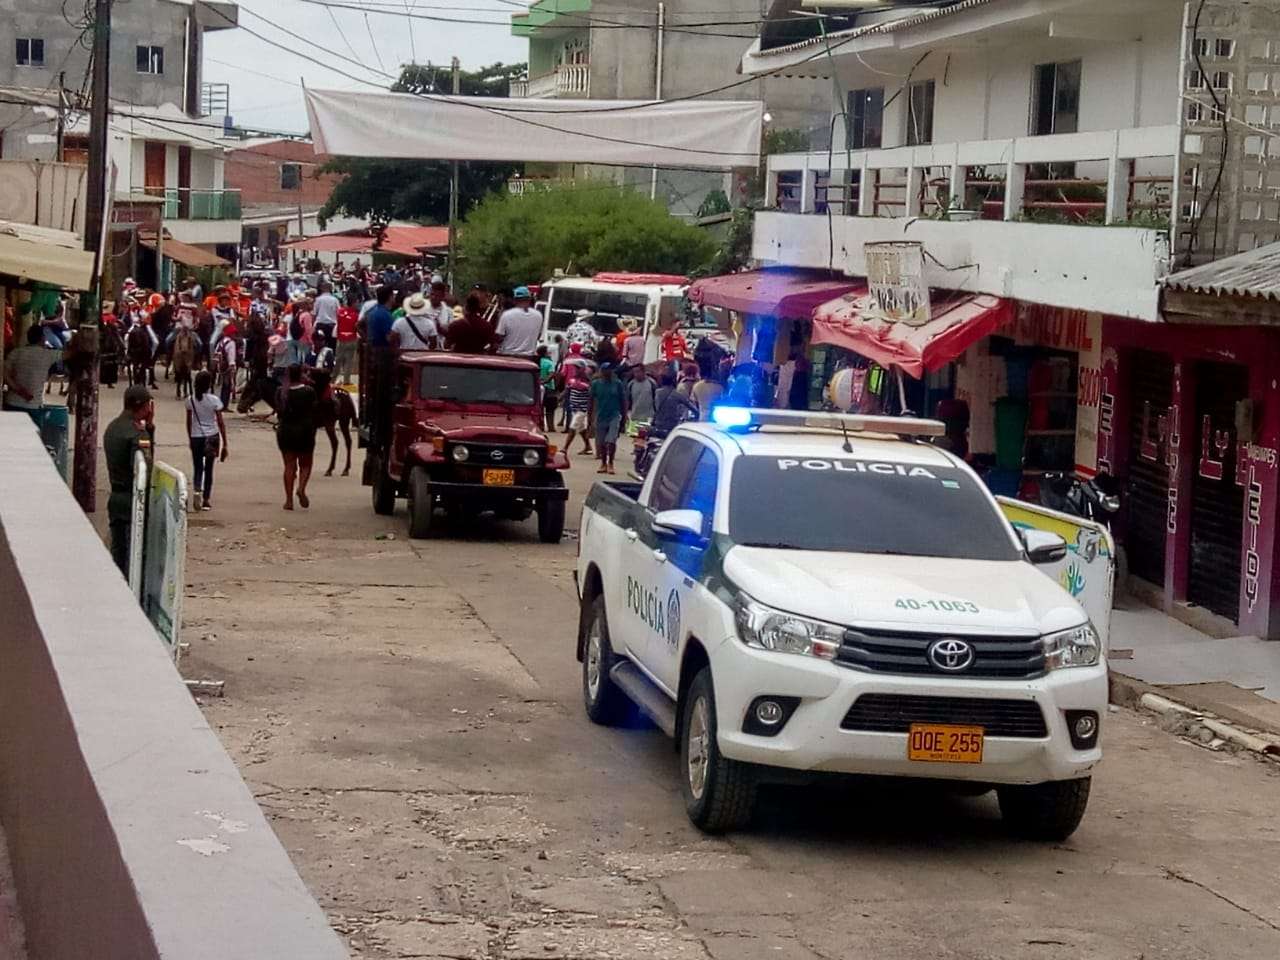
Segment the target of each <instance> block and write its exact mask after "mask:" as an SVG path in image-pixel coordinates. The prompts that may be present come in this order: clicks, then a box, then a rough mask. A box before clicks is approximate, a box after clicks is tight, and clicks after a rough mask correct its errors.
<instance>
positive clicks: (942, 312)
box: [704, 0, 1280, 639]
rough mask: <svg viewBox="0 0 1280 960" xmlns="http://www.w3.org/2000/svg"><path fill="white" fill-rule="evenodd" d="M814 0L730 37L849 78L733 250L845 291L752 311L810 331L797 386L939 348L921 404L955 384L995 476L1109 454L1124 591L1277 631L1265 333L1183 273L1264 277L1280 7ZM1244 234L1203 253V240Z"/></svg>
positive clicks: (1271, 350)
mask: <svg viewBox="0 0 1280 960" xmlns="http://www.w3.org/2000/svg"><path fill="white" fill-rule="evenodd" d="M815 6H819V5H818V4H815V3H809V2H807V0H806V2H804V3H801V2H800V0H793V2H788V3H780V4H778V5H776V7H775V9H774V11H773V14H774V16H773V17H772V18H770V19H769V20H768V21H767V22H766V23H765V24H764V25H763V27H762V29H761V31H760V35H759V36H758V37H757V38H756V39H755V40H754V42H753V43H752V44H751V45H750V47H749V48H748V49H747V50H746V51H745V53H744V56H743V58H742V70H743V72H744V74H746V75H748V76H762V75H765V74H769V75H771V76H772V75H777V76H782V77H787V76H790V77H798V78H807V79H808V80H809V81H810V82H813V81H817V80H819V79H820V78H822V77H826V76H831V77H832V78H833V82H834V83H835V85H836V87H837V90H838V93H839V99H838V103H839V106H838V108H837V109H836V110H835V111H834V113H833V115H832V117H831V123H832V128H833V130H834V131H835V149H833V150H831V151H828V150H821V151H807V152H802V153H793V154H786V155H776V156H771V157H770V158H769V160H768V184H767V189H768V199H767V202H766V209H765V210H762V211H760V212H758V213H757V215H756V219H755V229H754V238H753V254H754V256H755V257H756V258H757V259H758V261H760V262H761V263H762V264H764V265H766V266H767V267H775V268H779V269H782V270H784V271H786V270H790V271H793V272H795V271H805V273H803V274H802V275H801V277H802V279H803V280H804V281H805V282H812V278H813V276H814V275H815V274H816V275H819V276H822V277H825V278H828V279H829V280H831V281H837V280H844V281H850V280H852V281H854V282H858V283H861V284H862V285H863V294H861V295H849V296H846V297H844V298H843V299H841V300H839V301H833V302H831V303H828V304H824V305H822V306H819V307H818V308H817V309H815V310H813V311H812V313H811V314H810V315H807V316H806V317H804V318H798V319H796V320H795V321H794V322H791V320H790V318H786V319H787V321H788V322H787V323H785V324H784V323H783V319H784V318H780V317H777V316H770V315H769V314H770V306H769V305H768V304H764V305H762V306H761V307H759V314H760V316H759V317H756V318H754V320H755V321H756V322H755V323H754V327H758V328H760V329H769V330H770V331H771V332H773V331H774V329H775V328H776V331H777V336H778V339H783V340H784V342H789V343H790V344H792V345H793V346H796V347H798V348H801V349H804V350H806V351H807V353H808V359H809V361H810V362H811V364H812V365H813V374H812V384H813V391H812V392H811V395H810V400H811V402H821V400H822V390H823V388H824V386H825V385H827V384H828V383H830V381H831V376H832V375H833V373H834V372H835V371H836V370H837V369H839V368H841V367H842V366H845V365H852V368H853V369H855V370H857V369H867V364H868V363H870V366H871V367H875V366H877V365H879V366H880V367H881V368H882V369H887V370H892V369H893V368H894V366H895V361H899V360H901V358H902V357H903V356H914V357H915V358H917V359H919V358H920V357H926V358H927V357H928V355H929V353H930V351H932V350H936V351H937V354H936V357H935V360H936V362H933V363H929V362H925V363H924V364H923V367H924V370H925V373H924V374H923V376H922V379H920V380H919V381H916V382H913V383H912V384H911V385H910V386H909V387H908V391H909V394H910V402H911V404H912V408H913V409H916V410H921V411H927V412H929V413H934V412H935V411H937V410H939V409H951V410H954V409H956V407H955V403H956V402H960V403H962V404H963V405H964V407H965V417H966V422H967V424H968V431H967V441H968V444H969V450H970V455H971V456H973V457H974V458H975V459H976V460H977V461H978V462H979V463H982V464H984V465H985V467H986V468H989V472H988V473H987V477H988V480H989V483H990V484H991V485H992V487H993V489H997V490H998V491H999V492H1005V493H1010V494H1015V495H1020V496H1023V497H1027V498H1030V499H1035V498H1036V497H1037V496H1038V495H1039V491H1040V487H1041V484H1042V483H1043V477H1044V475H1045V473H1046V472H1052V471H1066V472H1074V473H1075V474H1077V475H1079V476H1083V477H1089V476H1093V475H1094V474H1095V473H1099V472H1101V473H1109V474H1111V475H1113V476H1115V477H1116V478H1117V479H1118V480H1119V481H1120V482H1121V484H1122V486H1121V489H1122V491H1123V494H1122V504H1123V507H1122V512H1121V514H1120V517H1119V519H1118V521H1117V533H1118V536H1119V539H1120V541H1121V543H1122V544H1123V545H1124V547H1125V548H1126V550H1127V555H1128V558H1129V564H1130V569H1131V571H1132V577H1131V578H1130V580H1131V582H1132V583H1133V584H1134V585H1135V586H1136V587H1137V588H1138V592H1140V593H1141V594H1143V595H1144V596H1146V597H1148V598H1149V599H1151V600H1152V601H1153V602H1155V603H1156V604H1158V605H1159V606H1161V607H1163V608H1164V609H1165V610H1167V611H1169V612H1171V613H1174V614H1177V615H1184V616H1186V617H1188V618H1193V619H1195V620H1196V622H1197V623H1198V625H1200V626H1201V627H1202V628H1203V627H1205V626H1206V624H1210V623H1211V624H1214V625H1215V626H1214V627H1213V629H1214V630H1215V632H1218V633H1220V634H1239V633H1249V634H1254V635H1257V636H1261V637H1266V638H1272V639H1280V563H1277V562H1276V560H1277V559H1278V558H1277V557H1276V556H1275V549H1274V544H1275V542H1276V538H1275V535H1274V534H1275V531H1274V526H1275V522H1276V521H1275V514H1276V503H1277V498H1278V497H1280V490H1278V489H1277V488H1278V487H1280V475H1278V474H1277V470H1278V469H1280V468H1278V467H1277V459H1276V453H1275V451H1276V450H1277V449H1280V395H1278V394H1277V392H1276V389H1275V386H1274V369H1275V358H1276V357H1277V356H1280V354H1278V353H1277V350H1278V349H1280V334H1278V333H1277V331H1276V330H1275V328H1274V320H1271V319H1267V320H1261V319H1259V314H1258V312H1257V311H1254V312H1248V311H1243V312H1237V314H1234V315H1232V314H1229V313H1227V312H1224V311H1223V310H1222V309H1221V305H1220V302H1219V301H1220V299H1221V298H1216V297H1200V298H1198V299H1197V298H1196V297H1195V296H1193V295H1192V294H1193V293H1194V291H1196V290H1198V289H1201V288H1202V286H1203V285H1205V284H1208V285H1209V286H1210V287H1211V289H1213V291H1214V293H1215V294H1216V292H1217V290H1218V287H1214V286H1213V285H1214V284H1218V285H1219V286H1220V287H1221V289H1223V290H1228V291H1231V290H1235V289H1236V287H1235V286H1232V283H1233V282H1234V281H1232V280H1231V276H1232V270H1233V269H1243V270H1245V271H1246V272H1249V273H1250V279H1249V283H1247V284H1245V285H1243V286H1241V287H1240V289H1241V290H1242V291H1244V292H1243V293H1242V294H1241V296H1245V295H1250V296H1255V297H1256V298H1257V299H1259V300H1265V299H1267V298H1268V297H1269V296H1271V291H1272V289H1273V288H1272V287H1267V286H1266V284H1265V283H1264V282H1263V281H1260V280H1259V279H1258V273H1259V272H1260V271H1261V272H1265V271H1266V270H1267V269H1268V268H1269V267H1273V266H1274V263H1275V256H1274V253H1273V252H1272V251H1274V248H1272V251H1268V253H1269V254H1270V255H1269V256H1267V257H1264V258H1262V259H1259V260H1256V261H1255V260H1252V259H1249V251H1252V250H1253V248H1254V247H1255V246H1259V245H1261V244H1264V243H1268V242H1271V241H1273V240H1275V239H1276V237H1277V231H1280V227H1278V226H1277V221H1278V214H1277V211H1278V210H1280V208H1278V207H1277V203H1280V179H1275V174H1274V173H1273V172H1272V171H1273V169H1274V158H1275V157H1277V156H1280V136H1277V127H1276V123H1277V121H1280V83H1278V82H1277V78H1280V73H1277V72H1276V71H1277V68H1276V66H1275V65H1276V63H1277V62H1280V14H1276V13H1275V12H1274V11H1272V10H1269V9H1264V8H1259V7H1257V6H1256V5H1253V4H1248V3H1244V2H1236V0H1213V2H1205V3H1199V2H1192V3H1187V2H1184V0H1127V2H1125V3H1123V4H1117V3H1114V2H1109V0H1055V2H1050V3H1045V2H1043V0H955V2H950V3H934V4H924V3H915V4H912V3H885V4H882V5H881V6H880V7H878V8H876V9H868V8H867V7H866V6H865V5H862V10H860V11H859V10H855V9H853V8H854V6H855V5H854V4H851V3H844V4H841V3H824V4H821V5H820V6H821V9H822V10H823V11H828V12H830V11H835V12H839V13H841V14H842V16H844V17H845V19H844V21H843V23H842V25H839V26H837V25H836V24H835V23H834V22H832V23H830V24H828V25H827V28H826V29H825V30H824V29H822V28H821V27H815V26H813V25H811V24H809V23H805V22H803V20H802V19H800V18H798V16H797V14H798V12H799V11H801V8H802V7H803V8H805V9H808V10H812V9H813V8H814V7H815ZM810 20H811V18H810ZM781 82H786V81H781ZM1241 251H1244V252H1243V253H1240V252H1241ZM1237 253H1239V255H1240V257H1242V258H1244V260H1243V262H1242V266H1240V267H1233V266H1232V264H1233V263H1234V261H1225V262H1224V264H1223V266H1224V272H1223V274H1222V275H1219V274H1218V273H1216V272H1214V271H1213V268H1214V267H1216V266H1218V265H1217V264H1216V263H1213V262H1210V263H1209V264H1208V266H1207V267H1199V268H1197V267H1195V265H1197V264H1201V263H1203V262H1205V261H1214V260H1216V259H1217V258H1221V257H1224V256H1227V255H1228V254H1237ZM1195 269H1205V270H1210V272H1211V274H1212V275H1211V276H1210V277H1209V279H1208V280H1207V281H1206V280H1205V279H1204V278H1203V276H1202V275H1200V274H1197V273H1196V272H1195ZM1177 271H1183V272H1182V273H1179V274H1177V276H1175V277H1173V278H1171V279H1169V280H1167V281H1166V277H1167V275H1169V274H1170V273H1175V272H1177ZM730 281H731V278H725V283H724V286H725V287H726V289H728V288H729V287H730V286H731V285H732V284H731V282H730ZM796 282H797V283H799V282H801V281H800V280H797V281H796ZM741 285H742V284H741V282H740V281H739V282H738V286H739V287H740V286H741ZM775 286H776V287H777V289H779V290H780V291H782V292H780V293H778V295H777V296H776V297H775V298H774V299H775V300H781V299H782V298H783V297H784V295H785V289H786V284H785V283H783V284H775ZM1260 288H1261V289H1262V291H1263V292H1261V293H1258V292H1257V291H1258V290H1259V289H1260ZM1175 294H1176V303H1174V304H1173V306H1171V300H1170V298H1171V297H1174V295H1175ZM716 296H717V294H716V292H715V290H714V284H710V285H709V289H708V292H707V293H706V294H705V295H704V300H705V302H707V303H709V304H711V305H715V297H716ZM908 303H910V304H911V305H912V306H913V309H914V308H917V307H920V306H921V305H923V310H922V311H920V313H922V314H923V315H922V316H921V315H920V313H910V312H908V311H906V310H905V309H904V308H903V305H904V304H908ZM1210 303H1214V304H1217V306H1216V307H1215V308H1214V309H1212V310H1211V309H1210V306H1209V304H1210ZM775 312H776V311H775ZM1268 316H1269V315H1268ZM748 319H749V320H752V319H753V318H748ZM747 326H748V327H752V326H753V324H752V323H748V325H747ZM788 336H789V337H790V340H789V341H787V340H786V339H785V338H786V337H788ZM767 342H768V343H770V344H773V343H774V342H775V340H774V339H773V338H772V337H771V338H770V339H769V340H768V341H767ZM919 365H920V364H917V366H919ZM899 369H902V368H901V367H899ZM884 379H885V380H886V381H888V380H890V379H891V378H889V377H886V378H884ZM854 382H856V383H858V384H862V383H863V382H864V381H862V380H855V381H854ZM865 382H867V383H871V382H879V381H876V380H874V378H873V377H871V376H870V375H869V376H868V379H867V381H865ZM855 392H856V391H855ZM892 399H896V398H892ZM940 400H946V401H949V406H948V407H943V408H940V407H939V406H938V402H939V401H940Z"/></svg>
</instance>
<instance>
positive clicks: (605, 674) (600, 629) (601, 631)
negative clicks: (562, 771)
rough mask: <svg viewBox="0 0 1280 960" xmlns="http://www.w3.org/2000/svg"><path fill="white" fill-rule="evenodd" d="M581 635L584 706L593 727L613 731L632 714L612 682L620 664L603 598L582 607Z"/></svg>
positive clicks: (579, 628) (623, 697)
mask: <svg viewBox="0 0 1280 960" xmlns="http://www.w3.org/2000/svg"><path fill="white" fill-rule="evenodd" d="M578 630H579V635H580V636H581V637H582V702H583V705H584V706H585V707H586V708H587V716H588V717H590V718H591V722H592V723H598V724H600V725H601V726H605V727H613V726H617V725H619V724H621V723H624V722H625V721H626V719H627V717H628V715H629V714H630V713H631V711H632V706H631V702H630V701H629V700H628V699H627V695H626V694H625V693H623V692H622V691H621V690H619V689H618V686H617V684H615V683H614V682H613V680H611V679H610V678H609V671H610V670H612V669H613V665H614V664H615V663H616V662H617V661H616V659H615V658H614V655H613V646H612V645H611V644H610V643H609V620H608V618H607V617H606V616H605V612H604V597H603V595H601V596H597V597H595V598H593V599H592V600H591V602H590V603H584V604H583V605H582V612H581V614H580V625H579V627H578Z"/></svg>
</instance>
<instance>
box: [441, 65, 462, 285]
mask: <svg viewBox="0 0 1280 960" xmlns="http://www.w3.org/2000/svg"><path fill="white" fill-rule="evenodd" d="M461 92H462V65H461V64H460V63H459V62H458V58H457V57H454V58H453V95H454V96H455V97H456V96H457V95H458V94H459V93H461ZM457 264H458V161H457V160H454V161H453V178H452V181H451V182H450V184H449V276H448V277H446V278H445V279H447V280H448V281H449V289H450V290H453V283H454V279H455V276H456V274H457ZM455 292H456V291H455Z"/></svg>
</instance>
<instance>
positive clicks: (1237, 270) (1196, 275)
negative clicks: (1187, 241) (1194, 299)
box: [1164, 243, 1280, 300]
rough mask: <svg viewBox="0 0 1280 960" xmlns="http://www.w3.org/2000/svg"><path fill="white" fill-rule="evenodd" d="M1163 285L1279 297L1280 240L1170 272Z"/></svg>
mask: <svg viewBox="0 0 1280 960" xmlns="http://www.w3.org/2000/svg"><path fill="white" fill-rule="evenodd" d="M1164 286H1165V288H1166V289H1168V290H1181V291H1185V292H1187V293H1208V294H1214V295H1216V296H1235V297H1257V298H1258V299H1260V300H1280V243H1270V244H1267V245H1266V246H1265V247H1259V248H1258V249H1256V250H1250V251H1248V252H1246V253H1237V254H1236V255H1235V256H1233V257H1225V258H1223V259H1222V260H1214V261H1213V262H1212V263H1205V264H1202V265H1201V266H1198V267H1192V268H1190V269H1189V270H1183V271H1182V272H1180V273H1175V274H1171V275H1170V276H1168V277H1165V279H1164Z"/></svg>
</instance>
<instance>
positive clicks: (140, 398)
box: [124, 383, 151, 410]
mask: <svg viewBox="0 0 1280 960" xmlns="http://www.w3.org/2000/svg"><path fill="white" fill-rule="evenodd" d="M150 400H151V391H150V390H148V389H147V388H146V387H144V386H142V384H140V383H135V384H134V385H133V386H132V387H130V388H129V389H128V390H126V391H125V392H124V407H125V409H126V410H132V409H134V408H135V407H140V406H142V405H143V404H144V403H148V402H149V401H150Z"/></svg>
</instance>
